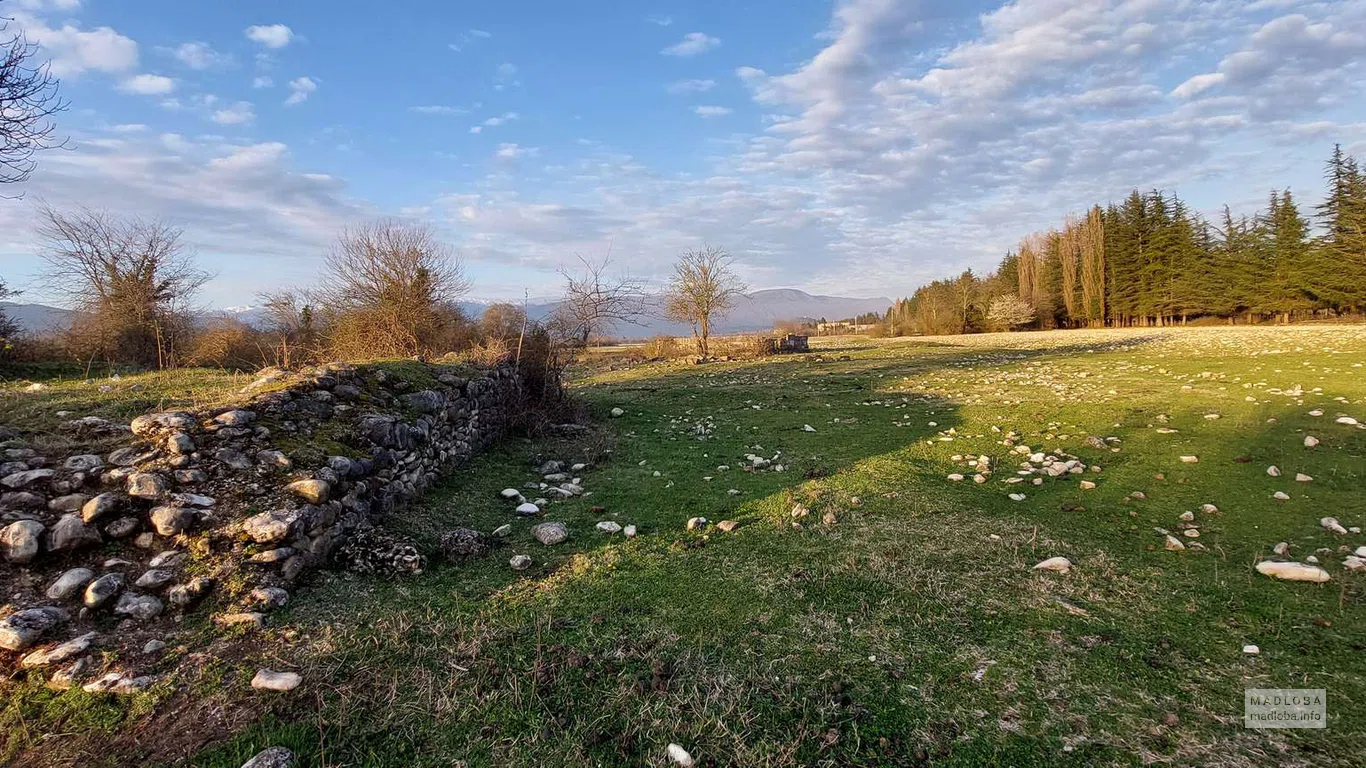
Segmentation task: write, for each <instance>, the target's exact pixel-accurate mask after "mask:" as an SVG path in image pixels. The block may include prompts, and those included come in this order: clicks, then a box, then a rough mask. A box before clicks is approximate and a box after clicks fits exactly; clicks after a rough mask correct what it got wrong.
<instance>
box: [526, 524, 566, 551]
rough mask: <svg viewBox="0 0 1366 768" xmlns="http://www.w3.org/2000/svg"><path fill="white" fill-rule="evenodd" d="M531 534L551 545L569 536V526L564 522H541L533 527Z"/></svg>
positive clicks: (543, 542)
mask: <svg viewBox="0 0 1366 768" xmlns="http://www.w3.org/2000/svg"><path fill="white" fill-rule="evenodd" d="M531 536H532V537H533V538H535V539H536V540H537V541H539V542H541V543H542V544H545V545H546V546H551V545H554V544H559V543H561V542H563V541H564V540H565V539H568V538H569V527H568V526H566V525H565V524H564V523H557V522H549V523H539V524H537V525H534V526H532V527H531Z"/></svg>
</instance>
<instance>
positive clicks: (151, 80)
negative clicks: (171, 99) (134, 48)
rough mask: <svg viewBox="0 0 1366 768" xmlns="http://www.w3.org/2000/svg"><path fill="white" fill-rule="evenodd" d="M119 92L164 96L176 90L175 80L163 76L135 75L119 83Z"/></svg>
mask: <svg viewBox="0 0 1366 768" xmlns="http://www.w3.org/2000/svg"><path fill="white" fill-rule="evenodd" d="M119 90H120V91H123V92H124V93H133V94H137V95H139V96H164V95H166V94H168V93H170V92H171V91H174V90H175V80H172V79H171V78H169V77H165V76H163V75H147V74H143V75H134V76H132V77H130V78H127V79H125V80H124V81H123V82H121V83H119Z"/></svg>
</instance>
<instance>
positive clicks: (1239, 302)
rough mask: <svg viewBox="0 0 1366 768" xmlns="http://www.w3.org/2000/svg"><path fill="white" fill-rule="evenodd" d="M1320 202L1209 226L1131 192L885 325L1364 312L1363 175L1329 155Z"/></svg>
mask: <svg viewBox="0 0 1366 768" xmlns="http://www.w3.org/2000/svg"><path fill="white" fill-rule="evenodd" d="M1325 177H1326V181H1327V187H1328V188H1327V194H1326V197H1325V198H1324V200H1323V201H1322V202H1321V203H1319V204H1318V205H1315V206H1313V207H1312V208H1310V209H1307V210H1306V209H1305V208H1303V207H1302V206H1301V204H1300V202H1299V201H1298V200H1296V199H1295V197H1294V196H1292V194H1291V193H1290V191H1289V190H1280V191H1275V192H1272V193H1271V194H1270V196H1269V198H1268V200H1267V205H1266V208H1265V209H1263V210H1260V211H1258V212H1257V213H1256V214H1254V215H1252V216H1246V215H1244V216H1236V215H1234V213H1233V212H1232V211H1231V210H1230V209H1229V208H1228V207H1227V206H1225V207H1224V208H1223V210H1222V212H1221V213H1220V215H1219V216H1217V217H1216V220H1214V221H1210V220H1208V219H1206V218H1204V217H1202V216H1201V215H1200V214H1199V213H1197V212H1195V211H1193V210H1191V209H1190V207H1189V206H1187V205H1186V204H1185V203H1184V202H1183V201H1182V200H1181V199H1180V198H1179V197H1177V196H1176V195H1175V194H1172V193H1167V192H1163V191H1161V190H1153V191H1151V192H1148V193H1146V194H1145V193H1142V192H1139V191H1137V190H1135V191H1134V192H1132V193H1130V194H1129V196H1128V197H1127V198H1125V199H1124V200H1123V201H1121V202H1118V203H1110V204H1107V205H1104V206H1101V205H1095V206H1093V207H1091V208H1090V209H1089V210H1087V211H1086V212H1085V213H1084V214H1081V215H1072V216H1068V217H1067V218H1066V219H1065V220H1064V221H1063V222H1062V226H1061V227H1059V228H1057V229H1053V230H1049V231H1047V232H1039V233H1034V234H1031V235H1029V236H1028V237H1026V238H1024V240H1022V241H1021V243H1020V245H1019V247H1018V248H1016V249H1015V250H1013V251H1011V252H1010V253H1009V254H1007V255H1006V257H1005V258H1004V259H1002V261H1001V263H1000V265H999V266H998V267H997V269H996V270H995V271H994V272H992V273H990V274H988V275H987V276H985V277H978V276H976V275H974V274H973V273H972V272H971V271H967V272H964V273H962V274H961V275H959V276H958V277H956V278H950V279H945V280H936V281H935V282H933V283H930V284H929V285H926V286H923V287H921V288H920V289H919V290H917V291H916V292H915V294H914V295H912V296H911V297H910V298H907V299H902V300H900V301H898V302H896V304H895V305H894V306H893V307H892V308H891V310H889V311H888V313H887V318H886V323H885V325H886V330H887V331H888V332H890V333H892V334H895V335H910V334H942V333H970V332H974V331H984V330H1002V329H1006V328H1078V327H1103V326H1112V327H1128V326H1163V325H1171V324H1181V323H1186V322H1189V321H1190V320H1193V319H1199V318H1219V319H1225V320H1228V321H1230V322H1239V321H1245V322H1258V321H1273V320H1274V321H1281V322H1290V321H1294V320H1299V319H1308V318H1313V317H1335V316H1342V315H1357V314H1361V313H1362V312H1363V311H1364V310H1366V172H1364V171H1363V170H1362V169H1361V167H1360V166H1359V165H1358V163H1357V161H1356V159H1355V158H1353V157H1351V156H1349V155H1347V154H1346V153H1344V152H1343V151H1342V149H1341V147H1335V148H1334V150H1333V154H1332V156H1331V158H1330V159H1329V161H1328V163H1327V168H1326V173H1325Z"/></svg>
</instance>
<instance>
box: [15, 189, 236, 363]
mask: <svg viewBox="0 0 1366 768" xmlns="http://www.w3.org/2000/svg"><path fill="white" fill-rule="evenodd" d="M39 216H40V218H41V219H42V221H41V223H40V224H39V227H38V234H39V237H40V239H41V240H42V242H43V249H42V252H41V257H42V259H43V261H44V262H46V264H47V269H46V271H45V273H44V277H45V279H46V282H47V284H48V285H49V286H50V287H51V289H52V290H53V291H56V292H59V293H62V294H65V296H66V298H67V303H68V304H70V305H71V306H72V307H73V308H74V309H76V310H77V311H78V313H79V314H78V319H77V322H76V323H75V325H74V326H73V335H72V340H73V342H74V343H75V346H76V349H77V351H78V352H79V353H80V354H81V355H82V356H87V355H88V356H89V357H90V358H91V359H94V358H96V357H102V358H103V359H105V360H107V361H109V362H128V363H136V364H138V365H144V366H151V365H156V366H158V367H162V368H165V367H171V366H173V365H175V359H176V353H177V351H178V350H179V349H180V348H181V346H182V345H183V342H184V341H185V340H186V338H187V337H188V335H189V334H190V332H191V330H192V328H191V326H192V323H191V319H190V302H191V301H192V300H193V298H194V296H195V294H196V293H198V292H199V289H200V288H202V287H203V286H204V283H206V282H208V281H209V279H210V277H211V276H210V275H209V273H207V272H205V271H203V270H201V269H199V268H198V267H197V266H196V265H195V262H194V257H193V255H192V254H190V253H189V252H188V251H187V250H186V249H185V247H184V245H183V244H182V243H181V231H180V230H178V229H176V228H174V227H170V226H167V225H166V224H163V223H161V222H158V221H149V220H144V219H136V218H132V219H120V218H116V217H113V216H110V215H109V214H107V213H102V212H98V211H91V210H87V209H81V210H79V211H77V212H74V213H59V212H57V211H55V210H53V209H51V208H46V207H45V208H43V209H42V210H41V211H40V213H39Z"/></svg>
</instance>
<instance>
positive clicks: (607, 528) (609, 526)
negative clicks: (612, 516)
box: [596, 520, 621, 533]
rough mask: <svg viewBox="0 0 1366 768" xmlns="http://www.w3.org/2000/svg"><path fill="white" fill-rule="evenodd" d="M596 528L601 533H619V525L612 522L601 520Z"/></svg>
mask: <svg viewBox="0 0 1366 768" xmlns="http://www.w3.org/2000/svg"><path fill="white" fill-rule="evenodd" d="M596 527H597V529H598V530H599V531H602V532H603V533H621V524H620V523H617V522H615V521H612V520H603V521H601V522H599V523H598V524H597V526H596Z"/></svg>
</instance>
